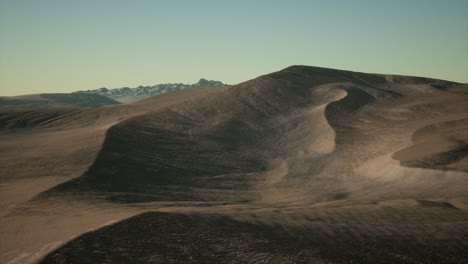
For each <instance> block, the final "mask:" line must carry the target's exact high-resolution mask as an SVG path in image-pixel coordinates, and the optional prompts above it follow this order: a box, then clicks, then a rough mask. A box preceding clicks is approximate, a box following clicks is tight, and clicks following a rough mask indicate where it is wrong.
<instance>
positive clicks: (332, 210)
mask: <svg viewBox="0 0 468 264" xmlns="http://www.w3.org/2000/svg"><path fill="white" fill-rule="evenodd" d="M467 120H468V86H467V85H461V84H457V83H452V82H447V81H442V80H433V79H427V78H416V77H406V76H390V75H377V74H364V73H356V72H348V71H339V70H331V69H324V68H316V67H305V66H293V67H289V68H286V69H284V70H282V71H279V72H275V73H272V74H268V75H264V76H260V77H258V78H256V79H253V80H250V81H247V82H244V83H241V84H238V85H235V86H232V87H229V88H223V89H220V88H210V89H208V88H207V89H191V90H184V91H179V92H175V93H168V94H164V95H159V96H155V97H152V98H149V99H145V100H143V101H140V102H136V103H132V104H124V105H117V106H106V107H100V108H95V109H53V110H51V109H42V110H41V109H29V110H28V109H21V110H18V109H8V110H4V111H3V110H2V112H1V113H0V124H2V133H1V134H0V146H1V148H0V151H1V152H2V155H1V163H0V164H1V166H2V168H1V171H2V174H1V175H0V188H1V189H0V198H2V199H0V200H1V204H0V205H1V206H2V207H1V208H2V213H1V218H0V229H1V233H2V234H4V235H3V236H2V239H1V240H0V243H1V244H0V262H2V263H3V262H5V263H33V262H35V261H42V262H43V263H93V262H100V263H126V262H127V263H128V262H131V260H135V261H136V262H147V263H151V261H153V262H156V263H178V262H189V261H192V262H199V263H219V262H223V263H224V262H228V263H245V262H249V261H252V262H253V263H262V262H265V263H314V262H315V263H348V262H350V261H353V263H466V262H467V261H468V256H467V255H466V250H465V249H466V247H467V246H468V170H467V168H468V165H467V164H468V148H467V146H468V135H467V131H468V130H467V129H466V128H468V127H467V122H468V121H467ZM162 212H164V213H162ZM127 218H128V220H125V221H123V222H118V221H120V220H123V219H127ZM104 225H108V226H107V227H104V228H102V226H104ZM178 226H179V227H178ZM187 226H190V227H194V226H201V227H200V228H199V229H197V228H188V227H187ZM90 230H94V231H92V232H88V231H90ZM191 230H193V232H190V231H191ZM155 237H160V239H159V240H158V239H155ZM99 241H106V242H105V243H101V242H99ZM200 241H202V243H201V244H202V245H206V246H204V247H202V248H200ZM51 252H52V253H51ZM49 253H50V254H49ZM47 254H49V255H48V256H47V257H46V258H44V257H45V256H46V255H47ZM106 256H111V257H106Z"/></svg>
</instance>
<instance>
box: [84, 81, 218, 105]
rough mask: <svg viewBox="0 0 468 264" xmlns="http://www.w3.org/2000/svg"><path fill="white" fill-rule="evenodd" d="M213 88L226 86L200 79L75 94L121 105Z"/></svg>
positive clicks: (101, 89)
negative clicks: (104, 99)
mask: <svg viewBox="0 0 468 264" xmlns="http://www.w3.org/2000/svg"><path fill="white" fill-rule="evenodd" d="M215 86H227V85H226V84H224V83H222V82H219V81H213V80H206V79H203V78H202V79H200V80H199V81H198V82H197V83H194V84H184V83H164V84H156V85H153V86H142V85H140V86H138V87H136V88H129V87H122V88H112V89H109V88H105V87H103V88H99V89H95V90H87V91H78V92H75V93H80V94H99V95H103V96H106V97H109V98H112V99H114V100H117V101H119V102H122V103H128V102H133V101H137V100H140V99H143V98H145V97H149V96H153V95H157V94H162V93H166V92H171V91H176V90H183V89H188V88H195V87H215Z"/></svg>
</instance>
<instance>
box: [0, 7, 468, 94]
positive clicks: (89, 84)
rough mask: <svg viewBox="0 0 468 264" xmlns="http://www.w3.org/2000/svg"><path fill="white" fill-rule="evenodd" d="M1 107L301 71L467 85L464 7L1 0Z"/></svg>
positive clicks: (467, 25) (467, 21)
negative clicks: (50, 97)
mask: <svg viewBox="0 0 468 264" xmlns="http://www.w3.org/2000/svg"><path fill="white" fill-rule="evenodd" d="M0 36H1V39H0V89H1V92H0V95H14V94H28V93H38V92H69V91H76V90H82V89H95V88H99V87H103V86H105V87H122V86H130V87H134V86H138V85H140V84H141V85H152V84H156V83H164V82H184V83H193V82H196V81H197V80H198V79H199V78H201V77H204V78H208V79H214V80H220V81H223V82H226V83H230V84H235V83H239V82H242V81H245V80H248V79H251V78H254V77H257V76H258V75H262V74H266V73H269V72H273V71H277V70H280V69H282V68H285V67H287V66H290V65H295V64H302V65H312V66H322V67H330V68H339V69H349V70H355V71H363V72H377V73H389V74H405V75H417V76H426V77H434V78H441V79H447V80H453V81H459V82H468V1H467V0H446V1H442V0H406V1H403V0H392V1H388V0H366V1H365V0H361V1H359V0H357V1H350V0H323V1H319V0H315V1H314V0H303V1H300V0H296V1H293V0H288V1H286V0H283V1H274V0H271V1H266V0H264V1H262V0H258V1H252V0H251V1H243V0H236V1H229V0H226V1H222V0H218V1H214V0H213V1H204V0H199V1H191V0H187V1H177V0H167V1H157V0H152V1H150V0H148V1H139V0H133V1H130V0H128V1H122V0H112V1H111V0H109V1H105V0H56V1H52V0H31V1H25V0H9V1H7V0H0Z"/></svg>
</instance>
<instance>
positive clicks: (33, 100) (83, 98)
mask: <svg viewBox="0 0 468 264" xmlns="http://www.w3.org/2000/svg"><path fill="white" fill-rule="evenodd" d="M114 104H120V102H118V101H116V100H114V99H111V98H108V97H105V96H102V95H99V94H80V93H47V94H34V95H21V96H4V97H0V107H97V106H103V105H114Z"/></svg>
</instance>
